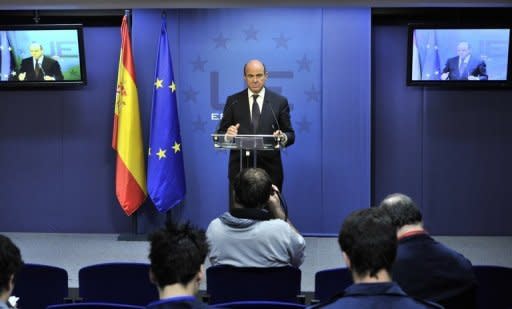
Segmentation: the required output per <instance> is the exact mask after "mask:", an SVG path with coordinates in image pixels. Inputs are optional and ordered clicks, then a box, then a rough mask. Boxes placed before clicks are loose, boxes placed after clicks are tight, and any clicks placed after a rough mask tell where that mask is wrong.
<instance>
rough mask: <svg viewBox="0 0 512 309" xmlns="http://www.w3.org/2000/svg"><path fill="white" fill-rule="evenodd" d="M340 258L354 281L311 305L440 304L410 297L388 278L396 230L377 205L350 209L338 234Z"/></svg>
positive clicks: (395, 244) (384, 306) (397, 305)
mask: <svg viewBox="0 0 512 309" xmlns="http://www.w3.org/2000/svg"><path fill="white" fill-rule="evenodd" d="M338 243H339V245H340V248H341V251H342V255H343V259H344V260H345V263H346V265H347V267H348V268H349V269H350V272H351V273H352V279H353V281H354V284H352V285H351V286H349V287H348V288H346V289H345V291H344V292H343V293H342V295H338V296H337V297H335V298H333V299H332V300H331V301H329V302H327V303H323V304H319V305H317V306H314V307H313V308H349V309H350V308H354V309H355V308H357V309H360V308H362V309H365V308H375V309H379V308H397V309H399V308H404V309H406V308H407V309H416V308H442V307H441V306H439V305H437V304H434V303H430V302H426V301H422V300H416V299H414V298H412V297H409V296H408V295H407V294H406V293H405V292H404V291H403V290H402V289H401V288H400V286H399V285H398V284H397V283H395V282H393V281H392V279H391V266H392V265H393V261H394V259H395V255H396V247H397V242H396V230H395V228H394V226H393V224H392V223H391V220H390V218H389V217H387V216H386V215H384V212H383V211H382V210H381V209H379V208H375V207H374V208H367V209H363V210H358V211H355V212H353V213H351V214H350V215H349V216H348V217H347V218H346V219H345V221H344V222H343V225H342V227H341V231H340V233H339V235H338Z"/></svg>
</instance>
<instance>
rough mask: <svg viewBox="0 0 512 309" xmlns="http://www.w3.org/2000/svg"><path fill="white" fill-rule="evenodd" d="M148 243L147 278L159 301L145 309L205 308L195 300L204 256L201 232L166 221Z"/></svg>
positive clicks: (201, 275) (202, 269) (202, 272)
mask: <svg viewBox="0 0 512 309" xmlns="http://www.w3.org/2000/svg"><path fill="white" fill-rule="evenodd" d="M149 241H150V253H149V260H150V261H151V266H150V279H151V282H153V283H154V284H155V285H156V286H157V288H158V292H159V294H160V300H158V301H155V302H152V303H150V304H149V305H148V306H147V308H151V309H171V308H208V306H207V305H206V304H204V303H202V302H200V301H199V300H197V299H196V298H195V294H197V292H198V290H199V284H200V282H201V280H202V279H203V276H204V260H205V259H206V256H207V255H208V243H207V241H206V236H205V233H204V231H203V230H200V229H197V228H195V227H192V226H191V225H190V224H189V223H186V224H183V225H178V224H175V223H174V222H172V221H171V220H169V221H168V222H167V223H166V226H165V228H162V229H161V230H159V231H157V232H155V233H153V234H152V235H151V236H150V238H149Z"/></svg>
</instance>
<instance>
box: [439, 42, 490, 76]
mask: <svg viewBox="0 0 512 309" xmlns="http://www.w3.org/2000/svg"><path fill="white" fill-rule="evenodd" d="M441 79H442V80H477V81H478V80H487V79H488V75H487V69H486V64H485V62H484V61H483V60H480V59H477V58H476V57H475V56H473V55H472V54H471V45H469V43H468V42H466V41H462V42H460V43H459V44H457V56H455V57H453V58H450V59H448V60H447V61H446V65H445V67H444V69H443V73H442V74H441Z"/></svg>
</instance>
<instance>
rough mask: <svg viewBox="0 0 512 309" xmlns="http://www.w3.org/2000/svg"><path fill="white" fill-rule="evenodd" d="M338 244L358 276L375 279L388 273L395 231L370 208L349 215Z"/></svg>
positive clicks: (394, 252) (384, 215)
mask: <svg viewBox="0 0 512 309" xmlns="http://www.w3.org/2000/svg"><path fill="white" fill-rule="evenodd" d="M338 243H339V245H340V247H341V250H342V251H343V252H344V253H345V254H346V255H347V257H348V258H349V259H350V269H351V271H352V272H355V273H356V274H357V275H359V276H371V277H376V274H377V273H378V272H379V271H380V270H382V269H385V270H387V271H388V272H391V266H392V265H393V262H394V260H395V256H396V249H397V240H396V229H395V227H394V226H393V224H392V223H391V219H390V218H389V217H388V216H387V215H386V213H385V212H384V211H383V210H382V209H380V208H376V207H372V208H367V209H363V210H358V211H355V212H353V213H351V214H350V215H349V216H348V217H347V218H346V219H345V221H344V222H343V225H342V227H341V231H340V233H339V235H338Z"/></svg>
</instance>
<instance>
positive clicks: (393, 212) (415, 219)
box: [380, 193, 423, 228]
mask: <svg viewBox="0 0 512 309" xmlns="http://www.w3.org/2000/svg"><path fill="white" fill-rule="evenodd" d="M380 207H381V208H382V209H384V210H385V211H386V212H387V213H388V215H389V217H390V218H391V221H392V222H393V225H394V226H395V227H396V228H401V227H402V226H404V225H410V224H419V223H421V222H422V220H423V217H422V215H421V212H420V210H419V209H418V207H417V206H416V204H415V203H414V201H413V200H412V199H411V198H410V197H408V196H407V195H405V194H401V193H394V194H390V195H388V196H386V198H384V200H382V202H381V203H380Z"/></svg>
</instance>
